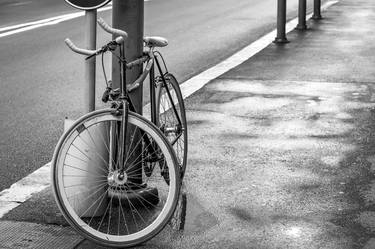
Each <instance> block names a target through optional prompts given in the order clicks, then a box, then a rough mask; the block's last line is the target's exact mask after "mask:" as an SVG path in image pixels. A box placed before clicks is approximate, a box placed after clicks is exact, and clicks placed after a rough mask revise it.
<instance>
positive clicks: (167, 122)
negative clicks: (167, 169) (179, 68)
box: [156, 73, 188, 176]
mask: <svg viewBox="0 0 375 249" xmlns="http://www.w3.org/2000/svg"><path fill="white" fill-rule="evenodd" d="M165 79H166V83H167V87H168V90H169V92H170V95H171V97H169V95H168V94H167V89H166V87H165V86H159V87H158V89H157V91H156V96H157V97H156V110H157V112H158V113H157V115H156V116H157V118H158V121H157V124H158V126H159V127H160V129H161V130H162V132H163V133H164V135H165V136H166V137H167V139H168V141H169V142H170V143H171V144H172V147H173V149H174V151H175V153H176V157H177V161H178V164H179V166H180V171H181V174H182V176H183V175H184V173H185V170H186V161H187V150H188V135H187V122H186V113H185V106H184V100H183V98H182V94H181V90H180V87H179V85H178V82H177V80H176V78H175V77H174V76H173V75H172V74H170V73H167V74H166V75H165ZM172 103H173V105H172ZM172 106H175V108H176V111H177V115H178V117H179V119H180V120H181V126H180V127H179V121H178V117H177V116H176V112H175V111H174V110H173V107H172ZM174 129H175V130H174ZM173 130H174V131H173Z"/></svg>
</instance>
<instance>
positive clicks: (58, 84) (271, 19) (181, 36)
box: [0, 0, 298, 191]
mask: <svg viewBox="0 0 375 249" xmlns="http://www.w3.org/2000/svg"><path fill="white" fill-rule="evenodd" d="M297 2H298V1H297V0H292V1H288V18H293V17H295V16H296V10H297ZM75 11H76V10H75V9H73V8H71V7H70V6H67V5H66V4H65V3H64V2H63V1H62V0H58V1H57V0H53V1H52V0H30V1H13V0H12V1H11V0H0V23H1V25H0V30H1V28H4V27H7V26H9V25H15V24H20V23H24V22H30V21H35V20H40V19H43V18H47V17H53V16H56V15H61V14H66V13H71V12H75ZM99 16H102V17H103V18H104V19H105V20H107V21H108V22H110V21H111V11H104V12H101V13H99ZM275 19H276V2H275V1H274V0H236V1H233V0H206V1H201V0H189V1H187V0H185V1H180V0H150V1H147V2H145V34H147V35H159V36H164V37H166V38H167V39H168V40H169V44H170V45H169V46H168V47H167V48H163V49H162V52H163V54H164V55H165V58H166V59H167V61H168V65H169V70H170V71H171V72H174V73H175V74H176V76H177V78H178V79H179V81H180V82H183V81H184V80H186V79H188V78H190V77H192V76H193V75H196V74H198V73H199V72H201V71H204V70H205V69H207V68H209V67H211V66H212V65H215V64H216V63H218V62H220V61H222V60H223V59H224V58H226V57H228V56H230V55H231V54H233V53H234V52H236V51H238V50H239V49H241V48H242V47H244V46H246V45H248V44H249V43H251V42H252V41H255V40H256V39H257V38H259V37H260V36H262V35H263V34H265V33H268V32H269V31H271V30H272V29H274V28H275ZM0 34H1V33H0ZM66 37H69V38H71V39H72V40H73V41H75V43H77V44H79V45H83V44H84V18H82V17H80V18H75V19H72V20H68V21H65V22H61V23H58V24H55V25H48V26H44V27H40V28H38V29H33V30H30V31H25V32H21V33H17V34H13V35H9V36H5V37H0V87H1V91H0V106H1V108H0V116H1V123H0V128H1V133H0V141H1V142H0V143H1V144H0V155H1V157H0V191H1V190H2V189H4V188H7V187H9V186H10V185H11V184H12V183H13V182H15V181H17V180H19V179H20V178H22V177H24V176H26V175H27V174H29V173H31V172H32V171H34V170H36V169H37V168H39V167H40V166H42V165H44V164H45V163H47V162H49V161H50V160H51V157H52V153H53V149H54V146H55V144H56V142H57V140H58V138H59V136H60V135H61V134H62V131H63V120H64V117H66V116H67V117H69V118H76V117H78V116H79V115H81V114H83V107H82V105H83V101H82V96H83V94H84V92H83V86H82V82H83V58H82V57H81V56H79V55H75V54H73V53H72V52H70V51H69V49H67V48H66V47H65V45H64V43H63V40H64V39H65V38H66ZM109 38H110V37H109V36H108V35H107V34H105V33H104V32H99V37H98V44H101V43H102V42H104V41H105V40H108V39H109ZM98 65H100V63H98ZM97 77H98V82H101V81H100V79H101V78H102V74H101V73H100V71H99V73H98V76H97ZM103 89H104V84H100V83H98V87H97V91H98V95H101V92H102V91H103Z"/></svg>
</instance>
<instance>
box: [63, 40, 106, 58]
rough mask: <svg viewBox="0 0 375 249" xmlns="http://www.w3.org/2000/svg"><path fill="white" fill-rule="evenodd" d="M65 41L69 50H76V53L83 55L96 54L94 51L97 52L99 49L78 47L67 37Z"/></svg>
mask: <svg viewBox="0 0 375 249" xmlns="http://www.w3.org/2000/svg"><path fill="white" fill-rule="evenodd" d="M65 43H66V45H68V47H69V48H70V49H71V50H73V51H74V52H76V53H78V54H83V55H88V56H90V55H93V54H96V53H98V52H99V51H100V49H98V50H90V49H84V48H79V47H77V46H76V45H74V43H73V42H72V41H71V40H70V39H69V38H66V39H65Z"/></svg>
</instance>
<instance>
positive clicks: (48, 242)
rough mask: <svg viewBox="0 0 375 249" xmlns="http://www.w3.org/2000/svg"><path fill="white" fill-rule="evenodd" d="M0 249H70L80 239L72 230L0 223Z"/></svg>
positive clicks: (42, 225) (6, 222) (39, 225)
mask: <svg viewBox="0 0 375 249" xmlns="http://www.w3.org/2000/svg"><path fill="white" fill-rule="evenodd" d="M0 234H1V236H0V248H4V249H21V248H30V249H35V248H38V249H39V248H40V249H42V248H46V249H50V248H61V249H63V248H66V249H72V248H74V247H75V246H76V245H77V244H78V243H79V242H81V241H82V238H81V237H80V236H78V235H77V234H75V232H74V231H72V229H70V228H67V227H61V226H51V225H44V224H36V223H29V222H14V221H1V222H0Z"/></svg>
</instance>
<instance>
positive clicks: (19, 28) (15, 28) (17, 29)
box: [0, 0, 151, 38]
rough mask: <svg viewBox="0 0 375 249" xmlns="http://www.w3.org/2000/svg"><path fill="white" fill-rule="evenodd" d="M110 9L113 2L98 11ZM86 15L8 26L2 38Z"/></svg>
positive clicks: (78, 14) (72, 14)
mask: <svg viewBox="0 0 375 249" xmlns="http://www.w3.org/2000/svg"><path fill="white" fill-rule="evenodd" d="M144 1H145V2H149V1H151V0H144ZM110 9H112V2H110V3H109V4H108V6H106V7H102V8H100V9H98V12H102V11H106V10H110ZM84 15H85V12H84V11H80V12H75V13H70V14H65V15H60V16H55V17H50V18H46V19H42V20H38V21H33V22H26V23H21V24H16V25H12V26H8V27H3V28H0V38H1V37H5V36H9V35H14V34H17V33H21V32H24V31H28V30H32V29H36V28H40V27H43V26H48V25H55V24H58V23H60V22H64V21H67V20H71V19H74V18H77V17H81V16H84ZM5 31H8V32H5ZM2 32H4V33H2Z"/></svg>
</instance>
